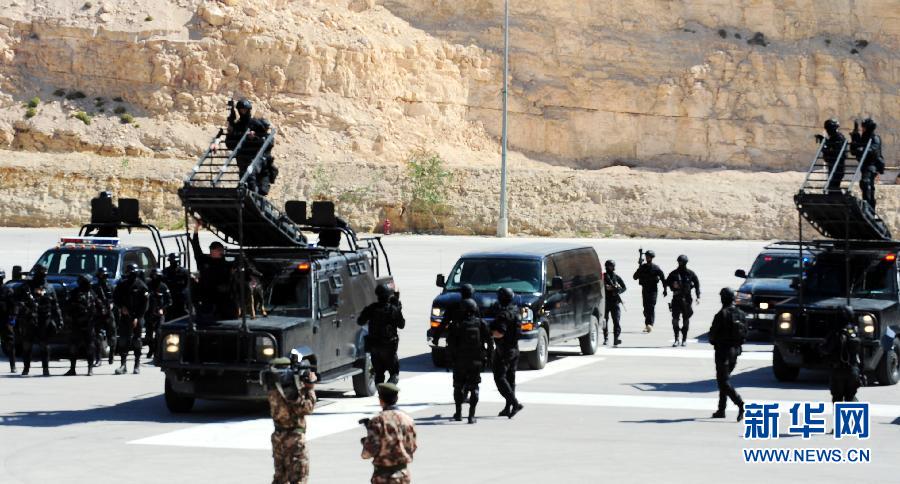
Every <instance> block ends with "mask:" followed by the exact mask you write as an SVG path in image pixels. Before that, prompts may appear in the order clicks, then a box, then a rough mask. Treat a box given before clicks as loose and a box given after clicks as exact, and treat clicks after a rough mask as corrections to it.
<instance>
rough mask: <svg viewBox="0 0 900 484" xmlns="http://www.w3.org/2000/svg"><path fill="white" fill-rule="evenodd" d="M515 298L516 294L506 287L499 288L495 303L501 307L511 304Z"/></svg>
mask: <svg viewBox="0 0 900 484" xmlns="http://www.w3.org/2000/svg"><path fill="white" fill-rule="evenodd" d="M515 297H516V293H514V292H513V290H512V289H510V288H508V287H501V288H500V289H497V302H499V303H500V304H501V305H503V306H506V305H508V304H509V303H511V302H512V301H513V299H514V298H515Z"/></svg>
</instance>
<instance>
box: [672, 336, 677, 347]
mask: <svg viewBox="0 0 900 484" xmlns="http://www.w3.org/2000/svg"><path fill="white" fill-rule="evenodd" d="M676 346H678V337H677V336H676V337H675V342H674V343H672V348H674V347H676Z"/></svg>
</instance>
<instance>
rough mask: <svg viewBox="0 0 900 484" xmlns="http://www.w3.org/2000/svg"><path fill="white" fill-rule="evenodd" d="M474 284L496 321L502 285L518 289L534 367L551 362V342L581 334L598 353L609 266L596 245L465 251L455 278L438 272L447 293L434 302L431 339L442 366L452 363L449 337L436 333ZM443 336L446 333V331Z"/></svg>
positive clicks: (585, 345)
mask: <svg viewBox="0 0 900 484" xmlns="http://www.w3.org/2000/svg"><path fill="white" fill-rule="evenodd" d="M463 284H471V285H472V286H473V287H474V288H475V301H476V302H477V303H478V307H479V308H480V309H481V316H482V317H483V318H484V319H485V321H487V322H488V323H490V322H491V321H492V320H493V318H494V314H493V309H492V306H493V304H494V303H495V302H496V301H497V294H496V293H497V289H499V288H501V287H508V288H510V289H512V290H513V291H514V292H515V293H516V297H515V303H516V304H517V305H518V306H519V308H520V310H521V316H522V337H521V339H520V340H519V349H520V350H521V351H522V356H523V360H524V361H525V362H527V363H528V365H529V366H530V367H531V368H533V369H541V368H543V367H544V366H545V365H546V364H547V359H548V356H549V347H550V344H551V343H555V342H561V341H566V340H571V339H575V338H577V339H578V341H579V343H580V345H581V351H582V353H584V354H586V355H592V354H594V353H596V352H597V347H598V344H599V343H598V342H599V334H600V318H601V317H602V314H603V313H602V308H603V297H604V289H603V269H602V266H601V265H600V260H599V259H598V258H597V253H596V252H595V251H594V249H593V248H591V247H587V246H577V245H569V244H558V243H533V244H525V245H518V246H512V247H507V248H504V249H498V250H493V251H487V252H472V253H469V254H464V255H463V256H462V257H460V259H459V260H458V261H457V262H456V265H454V266H453V270H451V271H450V276H449V277H447V278H445V277H444V276H443V275H442V274H438V276H437V285H438V287H441V288H442V289H443V291H442V292H441V294H439V295H438V296H437V297H436V298H435V299H434V302H433V303H432V309H431V328H430V329H429V330H428V331H427V333H426V338H427V340H428V342H429V345H430V346H431V355H432V361H433V362H434V364H435V365H436V366H445V365H446V364H447V354H446V351H447V347H446V339H443V340H441V341H439V344H438V345H437V346H435V345H434V344H433V343H432V337H433V333H432V331H433V330H434V329H435V328H437V327H439V326H440V324H441V321H442V320H443V317H444V313H445V311H446V310H447V309H448V308H450V307H452V306H453V305H455V304H457V303H458V302H459V300H460V287H461V286H462V285H463ZM441 336H446V332H445V334H443V335H441Z"/></svg>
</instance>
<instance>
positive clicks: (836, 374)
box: [821, 306, 865, 403]
mask: <svg viewBox="0 0 900 484" xmlns="http://www.w3.org/2000/svg"><path fill="white" fill-rule="evenodd" d="M842 312H843V317H844V320H845V321H846V322H847V323H846V324H845V325H844V326H843V327H841V328H840V329H838V330H836V331H833V332H831V333H830V334H829V335H828V337H827V339H826V340H825V343H824V344H823V345H822V348H821V352H822V353H823V354H824V355H825V357H826V358H827V359H828V361H829V363H830V366H831V377H830V379H829V389H830V390H831V401H832V403H836V402H855V401H856V392H857V390H859V387H860V385H861V383H862V380H863V378H864V375H865V369H864V367H863V360H862V343H861V342H860V339H859V335H858V334H857V333H856V326H855V325H854V322H855V321H856V317H855V315H854V312H853V309H852V308H851V307H850V306H844V307H843V308H842Z"/></svg>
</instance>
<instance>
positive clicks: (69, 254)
mask: <svg viewBox="0 0 900 484" xmlns="http://www.w3.org/2000/svg"><path fill="white" fill-rule="evenodd" d="M38 264H40V265H42V266H44V267H46V268H47V274H48V275H51V276H77V275H80V274H90V275H93V274H94V273H96V272H97V269H99V268H101V267H105V268H106V271H107V272H108V273H109V276H110V278H115V276H116V269H117V268H118V266H119V253H118V252H116V251H112V250H101V251H98V250H87V249H68V250H67V249H53V250H48V251H47V252H44V255H42V256H41V258H40V259H38Z"/></svg>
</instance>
